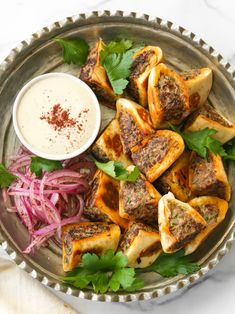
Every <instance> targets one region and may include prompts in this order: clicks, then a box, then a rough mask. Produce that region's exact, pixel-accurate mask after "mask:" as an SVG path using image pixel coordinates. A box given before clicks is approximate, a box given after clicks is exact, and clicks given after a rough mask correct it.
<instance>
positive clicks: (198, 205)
mask: <svg viewBox="0 0 235 314" xmlns="http://www.w3.org/2000/svg"><path fill="white" fill-rule="evenodd" d="M189 204H190V205H191V206H192V207H193V208H194V209H196V210H197V211H198V212H199V214H200V215H201V216H202V217H203V218H204V219H205V221H206V223H207V225H206V228H205V229H203V230H202V231H201V232H200V233H199V234H198V235H197V236H196V237H195V238H194V239H193V240H192V241H190V242H189V243H188V244H187V245H186V246H185V248H184V249H185V255H188V254H191V253H193V252H194V251H195V250H196V249H197V248H198V247H199V245H200V244H201V243H202V242H203V241H204V240H205V239H206V238H207V236H208V235H209V234H210V233H211V232H212V231H213V230H214V229H215V228H216V227H217V226H218V225H219V224H220V223H221V222H222V221H223V220H224V217H225V215H226V213H227V210H228V202H226V201H225V200H222V199H220V198H218V197H215V196H200V197H196V198H194V199H192V200H191V201H190V202H189Z"/></svg>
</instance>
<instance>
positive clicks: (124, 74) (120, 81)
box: [102, 47, 140, 95]
mask: <svg viewBox="0 0 235 314" xmlns="http://www.w3.org/2000/svg"><path fill="white" fill-rule="evenodd" d="M139 49H140V48H139V47H138V48H133V49H129V50H127V51H126V52H123V53H112V54H109V55H107V56H106V57H105V58H104V59H103V64H102V65H103V67H104V68H105V70H106V72H107V75H108V78H109V81H110V84H111V86H112V88H113V91H114V92H115V93H116V94H117V95H121V94H122V93H123V90H124V89H125V88H126V86H127V84H128V80H127V78H128V77H129V75H130V69H131V64H132V56H133V54H134V53H135V52H136V51H138V50H139Z"/></svg>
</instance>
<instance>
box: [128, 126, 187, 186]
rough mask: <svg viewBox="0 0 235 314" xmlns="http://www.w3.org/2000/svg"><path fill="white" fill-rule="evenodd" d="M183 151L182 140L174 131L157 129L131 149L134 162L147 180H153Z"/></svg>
mask: <svg viewBox="0 0 235 314" xmlns="http://www.w3.org/2000/svg"><path fill="white" fill-rule="evenodd" d="M183 151H184V141H183V139H182V137H181V136H180V135H179V134H177V133H176V132H173V131H169V130H158V131H156V132H155V133H154V134H152V135H150V136H148V137H146V138H145V139H144V140H142V141H141V142H140V143H139V144H137V145H136V146H134V147H133V148H132V149H131V156H132V159H133V161H134V163H135V164H136V165H137V166H138V167H139V169H140V170H141V172H142V173H144V174H145V176H146V178H147V179H148V181H149V182H153V181H155V180H156V179H157V178H159V177H160V176H161V175H162V173H163V172H164V171H166V170H167V169H168V168H169V167H170V166H171V165H172V164H173V163H174V161H175V160H177V159H178V158H179V156H180V155H181V154H182V153H183Z"/></svg>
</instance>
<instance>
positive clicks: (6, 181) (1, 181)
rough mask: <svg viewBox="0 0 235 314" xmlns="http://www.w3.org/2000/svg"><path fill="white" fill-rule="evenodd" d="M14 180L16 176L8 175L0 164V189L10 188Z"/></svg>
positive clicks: (8, 172)
mask: <svg viewBox="0 0 235 314" xmlns="http://www.w3.org/2000/svg"><path fill="white" fill-rule="evenodd" d="M16 179H17V178H16V176H14V175H13V174H12V173H10V171H8V170H7V169H6V167H5V166H4V165H3V164H0V187H1V188H2V189H3V188H7V187H8V186H10V185H11V183H12V182H13V181H15V180H16Z"/></svg>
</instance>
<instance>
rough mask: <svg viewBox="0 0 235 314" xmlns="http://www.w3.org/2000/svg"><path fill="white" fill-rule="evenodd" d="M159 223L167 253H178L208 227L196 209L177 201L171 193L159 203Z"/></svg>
mask: <svg viewBox="0 0 235 314" xmlns="http://www.w3.org/2000/svg"><path fill="white" fill-rule="evenodd" d="M158 223H159V232H160V237H161V244H162V248H163V251H164V252H165V253H173V252H175V251H178V250H179V249H181V248H182V247H184V246H185V244H187V243H188V242H190V241H191V240H192V239H193V238H194V237H195V236H196V235H197V234H198V233H199V232H200V231H201V230H202V229H203V228H205V226H206V221H205V220H204V219H203V217H202V216H201V215H200V214H199V213H198V212H197V211H196V210H195V209H193V208H192V207H191V206H190V205H189V204H187V203H183V202H181V201H179V200H176V199H175V197H174V195H173V194H172V193H171V192H169V193H168V194H166V195H164V196H163V197H162V198H161V199H160V201H159V205H158Z"/></svg>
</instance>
